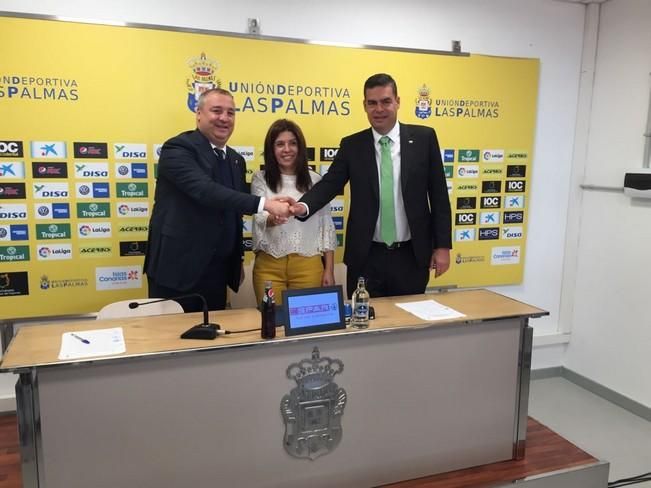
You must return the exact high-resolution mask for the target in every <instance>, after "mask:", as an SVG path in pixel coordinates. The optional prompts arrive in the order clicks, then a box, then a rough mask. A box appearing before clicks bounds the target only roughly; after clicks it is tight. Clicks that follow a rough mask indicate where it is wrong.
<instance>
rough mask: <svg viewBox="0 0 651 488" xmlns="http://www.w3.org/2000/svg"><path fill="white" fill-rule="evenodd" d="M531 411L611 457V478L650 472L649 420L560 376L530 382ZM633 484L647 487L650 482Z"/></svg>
mask: <svg viewBox="0 0 651 488" xmlns="http://www.w3.org/2000/svg"><path fill="white" fill-rule="evenodd" d="M529 415H530V416H532V417H533V418H535V419H536V420H538V421H539V422H542V423H543V424H545V425H546V426H547V427H549V428H550V429H552V430H553V431H555V432H557V433H559V434H560V435H562V436H563V437H565V438H566V439H567V440H569V441H570V442H572V443H573V444H575V445H577V446H578V447H579V448H581V449H583V450H584V451H586V452H588V453H590V454H592V455H593V456H594V457H596V458H598V459H600V460H604V461H609V462H610V475H609V480H610V481H615V480H618V479H621V478H628V477H631V476H635V475H638V474H642V473H647V472H649V471H651V422H648V421H647V420H645V419H643V418H641V417H638V416H637V415H633V414H632V413H629V412H628V411H626V410H624V409H622V408H620V407H618V406H617V405H615V404H613V403H610V402H609V401H607V400H604V399H603V398H601V397H599V396H596V395H594V394H592V393H590V392H589V391H587V390H584V389H583V388H581V387H579V386H577V385H575V384H574V383H571V382H570V381H567V380H566V379H564V378H560V377H556V378H547V379H539V380H533V381H532V382H531V392H530V396H529ZM631 486H633V487H640V488H651V482H650V481H647V482H644V483H638V484H635V485H631Z"/></svg>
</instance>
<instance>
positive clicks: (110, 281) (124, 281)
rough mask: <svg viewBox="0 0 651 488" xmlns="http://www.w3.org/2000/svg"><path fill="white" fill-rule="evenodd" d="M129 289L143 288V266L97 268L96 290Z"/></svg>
mask: <svg viewBox="0 0 651 488" xmlns="http://www.w3.org/2000/svg"><path fill="white" fill-rule="evenodd" d="M129 288H142V266H110V267H99V268H95V289H96V290H98V291H104V290H124V289H129Z"/></svg>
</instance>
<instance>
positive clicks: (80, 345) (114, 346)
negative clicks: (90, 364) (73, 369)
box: [59, 327, 127, 359]
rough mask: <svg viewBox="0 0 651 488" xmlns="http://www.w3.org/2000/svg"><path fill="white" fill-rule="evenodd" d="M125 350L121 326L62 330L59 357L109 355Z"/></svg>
mask: <svg viewBox="0 0 651 488" xmlns="http://www.w3.org/2000/svg"><path fill="white" fill-rule="evenodd" d="M84 341H87V342H84ZM126 350H127V348H126V345H125V344H124V334H123V332H122V327H114V328H112V329H95V330H84V331H81V332H64V333H63V334H61V350H60V351H59V359H79V358H89V357H93V356H111V355H113V354H120V353H123V352H125V351H126Z"/></svg>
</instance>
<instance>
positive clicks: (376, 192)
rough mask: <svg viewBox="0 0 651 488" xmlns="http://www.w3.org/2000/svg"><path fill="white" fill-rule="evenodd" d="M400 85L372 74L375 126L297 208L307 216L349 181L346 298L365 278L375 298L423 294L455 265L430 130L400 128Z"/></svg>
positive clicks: (368, 95)
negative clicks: (432, 273)
mask: <svg viewBox="0 0 651 488" xmlns="http://www.w3.org/2000/svg"><path fill="white" fill-rule="evenodd" d="M399 108H400V98H399V97H398V89H397V86H396V82H395V80H394V79H393V78H392V77H391V76H390V75H387V74H376V75H373V76H371V77H370V78H369V79H368V80H366V83H365V84H364V111H365V112H366V115H367V117H368V120H369V122H370V124H371V127H370V128H369V129H366V130H363V131H361V132H358V133H356V134H353V135H351V136H348V137H344V138H343V139H342V141H341V144H340V147H339V151H338V152H337V156H336V157H335V160H334V161H333V163H332V165H331V166H330V169H329V170H328V173H327V174H326V175H325V176H324V177H323V179H322V180H321V181H320V182H319V183H317V184H316V185H314V187H313V188H312V189H311V190H310V191H308V192H307V193H306V194H305V195H304V196H303V198H301V200H300V201H299V202H298V203H297V204H296V205H293V206H292V213H294V215H296V216H297V217H299V218H309V216H310V215H313V214H314V213H316V212H317V211H318V210H319V209H320V208H321V207H323V206H324V205H327V204H328V203H329V202H330V200H332V199H333V198H334V197H335V196H336V195H338V194H340V193H341V192H342V190H343V188H344V186H345V185H346V183H347V182H349V181H350V209H349V213H348V224H347V227H346V247H345V250H344V262H345V263H346V266H347V280H346V281H347V287H348V296H349V297H350V296H351V294H352V292H353V291H354V290H355V288H356V286H357V285H356V283H357V278H358V277H360V276H363V277H365V278H366V281H367V289H368V290H369V293H370V295H371V297H381V296H395V295H408V294H416V293H423V292H424V291H425V288H426V287H427V282H428V281H429V272H430V270H431V269H435V270H436V272H435V276H437V277H438V276H440V275H442V274H443V273H445V272H446V271H447V270H448V268H449V266H450V249H451V248H452V237H451V231H452V228H451V211H450V200H449V197H448V190H447V185H446V182H445V174H444V171H443V164H442V162H441V151H440V149H439V144H438V140H437V138H436V133H435V132H434V130H433V129H431V128H429V127H424V126H418V125H407V124H401V123H398V109H399Z"/></svg>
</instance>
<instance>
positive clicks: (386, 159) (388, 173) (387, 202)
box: [380, 136, 396, 246]
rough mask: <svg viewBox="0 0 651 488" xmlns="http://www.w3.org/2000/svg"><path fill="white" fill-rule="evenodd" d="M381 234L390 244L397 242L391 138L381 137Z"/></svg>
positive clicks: (386, 242)
mask: <svg viewBox="0 0 651 488" xmlns="http://www.w3.org/2000/svg"><path fill="white" fill-rule="evenodd" d="M380 236H381V237H382V241H384V243H385V244H386V245H388V246H390V245H391V244H393V243H394V242H396V209H395V206H394V204H393V161H392V160H391V139H389V137H387V136H382V137H380Z"/></svg>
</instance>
